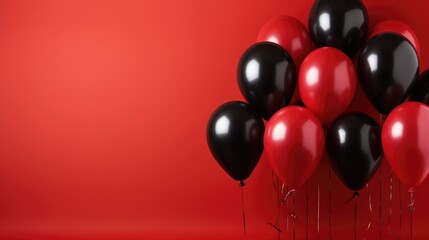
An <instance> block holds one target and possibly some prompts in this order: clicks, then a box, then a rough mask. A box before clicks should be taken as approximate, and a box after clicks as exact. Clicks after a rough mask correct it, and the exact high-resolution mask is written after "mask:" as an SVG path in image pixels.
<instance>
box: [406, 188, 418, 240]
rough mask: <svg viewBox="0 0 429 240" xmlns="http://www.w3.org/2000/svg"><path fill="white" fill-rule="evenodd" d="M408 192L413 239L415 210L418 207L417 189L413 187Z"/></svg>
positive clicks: (411, 237) (411, 235)
mask: <svg viewBox="0 0 429 240" xmlns="http://www.w3.org/2000/svg"><path fill="white" fill-rule="evenodd" d="M408 193H409V194H410V204H409V205H408V211H409V212H410V239H411V240H413V212H414V210H415V209H416V207H415V201H414V194H415V189H414V188H413V187H411V188H410V189H409V190H408Z"/></svg>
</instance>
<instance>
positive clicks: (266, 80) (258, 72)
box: [237, 42, 297, 120]
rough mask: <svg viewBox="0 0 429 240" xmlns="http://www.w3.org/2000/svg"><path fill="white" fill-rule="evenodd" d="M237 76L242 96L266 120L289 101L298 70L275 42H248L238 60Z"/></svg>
mask: <svg viewBox="0 0 429 240" xmlns="http://www.w3.org/2000/svg"><path fill="white" fill-rule="evenodd" d="M237 80H238V85H239V87H240V90H241V93H242V94H243V96H244V98H246V100H247V101H248V102H249V103H250V104H251V105H252V106H254V107H255V108H256V110H257V111H258V112H259V113H260V115H261V116H262V117H263V118H265V119H266V120H268V119H270V118H271V116H272V115H273V114H274V113H276V112H277V111H278V110H280V109H281V108H282V107H284V106H286V105H287V104H289V101H290V100H291V98H292V96H293V93H294V90H295V87H296V83H297V72H296V68H295V64H294V62H293V60H292V58H291V56H290V55H289V54H288V53H287V52H286V51H285V50H283V48H282V47H280V46H279V45H277V44H275V43H269V42H262V43H257V44H255V45H253V46H251V47H250V48H249V49H247V51H246V52H245V53H244V54H243V56H242V57H241V59H240V62H239V64H238V69H237Z"/></svg>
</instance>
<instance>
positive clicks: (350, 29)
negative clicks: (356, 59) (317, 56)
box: [308, 0, 368, 57]
mask: <svg viewBox="0 0 429 240" xmlns="http://www.w3.org/2000/svg"><path fill="white" fill-rule="evenodd" d="M308 30H309V31H310V36H311V38H312V39H313V42H314V43H315V44H316V46H317V47H326V46H330V47H335V48H338V49H340V50H342V51H343V52H345V53H346V54H347V55H348V56H349V57H353V56H354V55H355V54H356V52H357V51H358V50H359V48H360V47H361V45H362V43H363V41H364V40H365V39H366V35H367V33H368V14H367V11H366V8H365V6H364V4H363V3H362V1H361V0H347V1H345V0H316V1H315V3H314V4H313V7H312V9H311V12H310V18H309V21H308Z"/></svg>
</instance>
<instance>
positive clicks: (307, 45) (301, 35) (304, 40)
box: [257, 16, 312, 68]
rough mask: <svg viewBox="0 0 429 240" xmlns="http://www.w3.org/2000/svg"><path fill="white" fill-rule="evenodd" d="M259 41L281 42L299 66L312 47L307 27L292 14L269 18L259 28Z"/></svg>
mask: <svg viewBox="0 0 429 240" xmlns="http://www.w3.org/2000/svg"><path fill="white" fill-rule="evenodd" d="M257 41H258V42H263V41H268V42H273V43H277V44H279V45H280V46H282V47H283V48H284V49H285V50H286V52H288V53H289V54H290V55H291V56H292V58H293V60H294V63H295V65H296V66H297V67H298V68H299V66H300V65H301V62H302V60H304V58H305V56H307V54H308V53H310V51H311V49H312V42H311V38H310V35H309V34H308V31H307V29H306V28H305V26H304V25H303V24H302V23H301V22H300V21H299V20H298V19H296V18H294V17H291V16H280V17H275V18H273V19H271V20H269V21H268V22H267V23H265V24H264V26H262V28H261V30H259V33H258V37H257Z"/></svg>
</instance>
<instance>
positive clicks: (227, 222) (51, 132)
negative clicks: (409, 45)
mask: <svg viewBox="0 0 429 240" xmlns="http://www.w3.org/2000/svg"><path fill="white" fill-rule="evenodd" d="M312 2H313V1H312V0H267V1H260V0H258V1H257V0H239V1H238V0H237V1H230V0H220V1H200V0H184V1H173V0H170V1H166V0H160V1H155V0H153V1H151V0H146V1H119V0H118V1H101V0H100V1H96V0H93V1H82V0H76V1H56V0H52V1H6V0H5V1H0V238H1V239H240V238H241V237H242V221H241V201H240V192H239V188H238V187H237V182H234V181H233V180H231V179H230V178H229V177H228V176H227V175H226V174H225V173H224V172H223V171H222V170H221V168H220V167H219V166H218V165H217V163H216V162H215V161H214V160H213V158H212V157H211V155H210V153H209V151H208V148H207V146H206V141H205V127H206V123H207V120H208V117H209V115H210V113H211V112H212V111H213V110H214V109H215V108H216V107H217V106H218V105H219V104H221V103H223V102H225V101H229V100H237V99H238V100H240V99H242V97H241V95H240V93H239V90H238V87H237V84H236V80H235V71H236V64H237V61H238V59H239V57H240V55H241V53H242V52H243V51H244V50H245V49H246V48H247V47H248V46H249V45H251V44H252V43H253V42H254V40H255V38H256V34H257V32H258V29H259V28H260V27H261V26H262V25H263V24H264V23H265V22H266V21H267V20H268V19H269V18H271V17H274V16H278V15H281V14H288V15H292V16H295V17H297V18H299V19H300V20H301V21H303V22H304V23H306V22H307V17H308V12H309V10H310V6H311V4H312ZM365 4H366V6H367V8H368V11H369V14H370V24H371V25H373V24H375V23H377V22H379V21H381V20H384V19H391V18H395V19H398V20H402V21H404V22H406V23H408V24H409V25H411V26H412V27H413V28H414V29H415V31H416V33H417V35H418V37H419V38H420V41H421V47H422V56H423V57H422V62H421V65H422V68H423V69H424V68H426V67H427V66H428V61H429V55H428V54H427V53H428V49H429V45H428V44H427V42H428V41H429V33H428V31H427V13H426V12H425V11H426V10H427V9H428V8H429V2H426V1H420V0H408V1H402V0H366V1H365ZM363 102H364V100H362V99H361V100H359V99H358V100H356V101H355V103H354V106H353V108H367V105H366V104H365V103H363ZM389 171H390V170H389V167H388V166H387V164H386V163H385V164H384V165H383V193H382V202H383V206H382V234H383V239H392V235H391V233H389V230H388V228H389V226H390V229H391V230H392V231H393V232H394V233H395V234H399V233H400V229H401V231H402V235H403V236H404V237H405V236H407V237H408V234H409V230H410V229H409V214H408V212H407V210H406V207H407V203H408V195H407V193H406V189H405V187H403V188H402V192H401V194H400V193H399V187H398V182H397V179H396V178H394V181H393V183H394V188H393V201H392V204H393V207H392V218H391V221H390V224H389V209H390V208H389V180H390V172H389ZM375 178H376V179H373V181H372V182H371V183H370V186H369V192H370V193H371V194H370V195H371V197H372V207H373V212H372V214H371V212H370V210H369V206H368V197H369V196H368V195H369V194H368V191H367V190H363V191H362V194H361V195H362V196H361V197H360V199H359V204H358V210H359V214H358V224H357V227H358V234H359V238H360V239H362V238H363V237H364V235H365V234H366V227H367V224H368V222H369V220H370V219H371V217H372V221H371V227H370V229H369V231H368V233H367V234H368V236H369V239H379V238H378V236H379V223H380V221H379V217H378V215H379V213H378V210H379V197H380V195H379V175H378V174H377V175H376V176H375ZM319 180H320V190H321V200H320V203H321V208H320V218H319V219H320V232H319V234H320V237H321V239H328V234H329V232H331V234H332V239H345V238H352V236H353V231H352V229H353V204H352V203H349V204H345V203H344V202H345V201H346V200H347V198H348V197H349V196H350V195H351V192H350V191H348V190H346V189H345V187H344V186H343V185H341V184H340V183H339V181H338V179H337V178H336V177H335V176H334V175H332V191H331V195H332V198H331V207H332V210H331V214H330V216H331V218H330V219H331V228H329V217H328V216H329V214H328V207H329V201H328V199H329V197H328V195H329V194H328V193H329V191H328V170H327V165H326V163H323V164H322V167H321V170H320V171H319V172H316V173H315V174H314V175H313V177H312V178H311V179H310V182H309V185H308V187H309V213H308V215H309V218H308V221H309V226H308V232H309V235H310V236H309V238H310V239H316V235H317V233H318V232H317V182H319ZM428 188H429V182H428V181H425V182H424V183H423V184H422V185H421V186H419V187H418V188H417V192H416V197H417V209H416V211H415V214H414V233H415V239H428V238H429V233H428V231H427V229H425V228H426V226H427V225H428V220H427V215H428V214H429V204H427V200H428V198H429V194H428V193H427V191H428ZM400 197H402V203H403V213H402V227H401V228H400V226H399V217H400V214H399V209H400V207H399V203H400ZM297 198H298V199H297V202H298V206H297V207H298V208H297V216H298V219H297V239H304V238H305V237H306V232H307V224H306V222H307V211H306V204H305V202H306V187H305V186H304V187H303V188H302V189H298V192H297ZM245 206H246V213H247V223H248V238H249V239H277V238H276V237H277V234H276V232H275V230H274V229H273V228H272V227H270V226H269V225H267V222H268V221H274V220H275V217H276V213H277V204H276V192H275V191H274V188H273V184H272V178H271V170H270V167H269V166H268V164H267V162H266V160H265V159H261V161H260V164H259V165H258V166H257V168H256V170H255V172H254V174H253V175H252V176H251V177H250V178H249V180H248V181H247V186H246V188H245ZM288 207H289V208H290V207H291V205H290V204H289V206H288ZM286 208H287V207H286V206H284V207H283V208H282V210H281V211H282V219H281V227H282V229H283V234H282V238H283V239H284V238H285V237H286V236H290V235H291V233H292V226H291V225H289V228H286V221H287V220H286V211H287V209H286ZM289 223H290V220H289ZM329 229H330V230H329ZM288 239H289V238H288ZM405 239H407V238H405Z"/></svg>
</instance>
